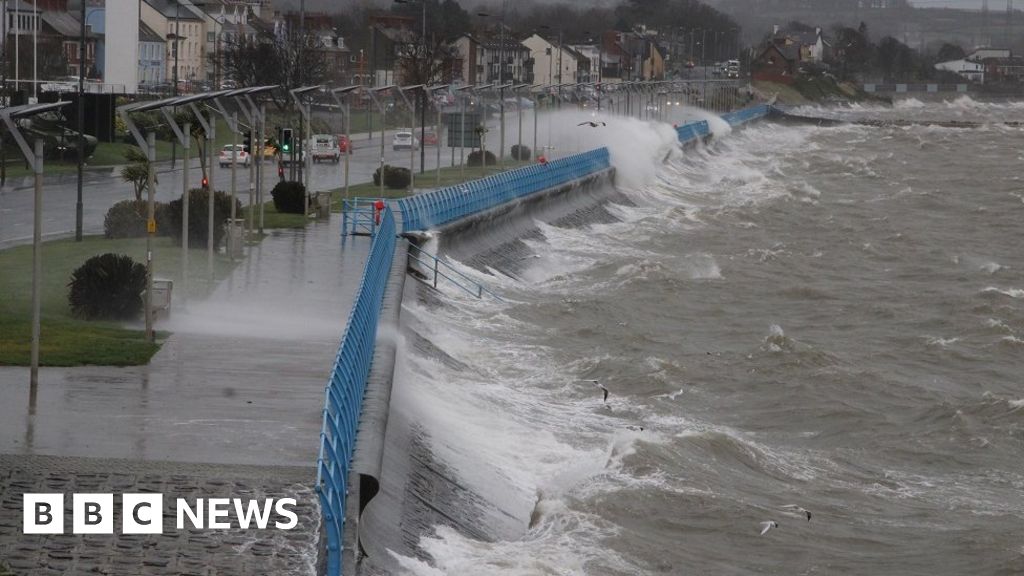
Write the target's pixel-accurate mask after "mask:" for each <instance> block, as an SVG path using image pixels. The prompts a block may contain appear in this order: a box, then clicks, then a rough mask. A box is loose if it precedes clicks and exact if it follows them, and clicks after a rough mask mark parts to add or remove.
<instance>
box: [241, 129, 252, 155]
mask: <svg viewBox="0 0 1024 576" xmlns="http://www.w3.org/2000/svg"><path fill="white" fill-rule="evenodd" d="M242 146H243V147H244V148H245V151H246V152H250V153H251V152H252V130H246V131H245V134H244V135H243V136H242Z"/></svg>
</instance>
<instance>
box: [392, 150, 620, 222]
mask: <svg viewBox="0 0 1024 576" xmlns="http://www.w3.org/2000/svg"><path fill="white" fill-rule="evenodd" d="M610 167H611V162H610V160H609V156H608V149H607V148H598V149H597V150H591V151H590V152H583V153H582V154H573V155H572V156H566V157H565V158H559V159H558V160H552V161H550V162H547V163H546V164H533V165H531V166H525V167H523V168H517V169H515V170H509V171H507V172H500V173H498V174H493V175H491V176H488V177H486V178H481V179H480V180H473V181H470V182H466V183H463V184H458V185H455V186H448V187H445V188H439V189H437V190H434V191H433V192H427V193H425V194H417V195H416V196H412V197H409V198H403V199H401V200H399V201H398V207H399V209H400V210H401V211H402V232H412V231H416V230H427V229H430V228H434V227H437V226H442V225H444V224H447V223H449V222H454V221H455V220H458V219H460V218H464V217H466V216H469V215H470V214H476V213H478V212H483V211H485V210H489V209H491V208H494V207H496V206H500V205H502V204H504V203H506V202H510V201H512V200H516V199H519V198H523V197H524V196H529V195H530V194H535V193H537V192H542V191H544V190H549V189H551V188H555V187H557V186H562V185H564V184H568V183H570V182H572V181H574V180H578V179H580V178H583V177H585V176H589V175H591V174H595V173H597V172H601V171H603V170H607V169H609V168H610Z"/></svg>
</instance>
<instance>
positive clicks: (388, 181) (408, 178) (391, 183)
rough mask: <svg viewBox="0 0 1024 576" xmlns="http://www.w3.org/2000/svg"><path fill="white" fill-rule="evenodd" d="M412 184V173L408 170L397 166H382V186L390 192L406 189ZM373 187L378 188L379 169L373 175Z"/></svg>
mask: <svg viewBox="0 0 1024 576" xmlns="http://www.w3.org/2000/svg"><path fill="white" fill-rule="evenodd" d="M411 183H412V173H410V172H409V169H408V168H401V167H399V166H391V165H390V164H385V165H384V185H385V186H387V187H388V188H391V189H392V190H401V189H403V188H408V187H409V184H411ZM373 185H374V186H380V168H377V170H376V171H375V172H374V173H373Z"/></svg>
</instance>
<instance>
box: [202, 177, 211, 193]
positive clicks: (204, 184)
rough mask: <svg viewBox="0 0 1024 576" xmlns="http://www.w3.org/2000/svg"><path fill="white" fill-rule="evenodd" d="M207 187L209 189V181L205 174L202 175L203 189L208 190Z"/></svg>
mask: <svg viewBox="0 0 1024 576" xmlns="http://www.w3.org/2000/svg"><path fill="white" fill-rule="evenodd" d="M209 189H210V181H209V180H207V179H206V176H203V190H209Z"/></svg>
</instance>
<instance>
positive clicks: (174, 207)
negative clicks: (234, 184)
mask: <svg viewBox="0 0 1024 576" xmlns="http://www.w3.org/2000/svg"><path fill="white" fill-rule="evenodd" d="M209 198H210V197H209V192H207V191H206V190H204V189H202V188H197V189H193V190H190V191H189V193H188V242H189V244H191V245H199V246H206V236H207V223H206V215H207V214H208V213H209ZM235 210H236V212H238V213H241V211H242V203H241V202H239V201H238V200H237V199H236V200H235ZM181 216H182V213H181V198H178V199H177V200H173V201H171V203H170V204H168V205H167V210H166V220H167V224H166V227H165V229H166V233H167V235H168V236H170V237H171V238H174V239H175V240H176V241H177V242H179V243H180V242H181ZM230 217H231V196H230V195H228V194H226V193H224V192H220V191H218V192H215V193H214V196H213V219H214V227H213V245H214V247H217V246H220V242H221V240H223V239H224V233H225V231H226V230H225V227H224V223H225V221H226V220H227V219H228V218H230ZM159 226H160V220H159V218H158V219H157V227H158V229H159Z"/></svg>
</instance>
